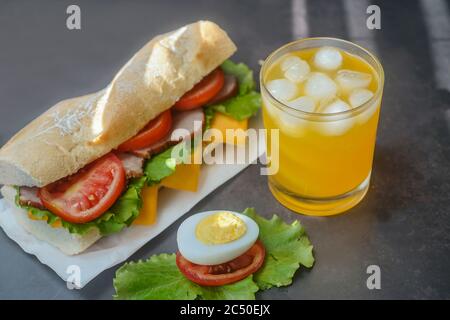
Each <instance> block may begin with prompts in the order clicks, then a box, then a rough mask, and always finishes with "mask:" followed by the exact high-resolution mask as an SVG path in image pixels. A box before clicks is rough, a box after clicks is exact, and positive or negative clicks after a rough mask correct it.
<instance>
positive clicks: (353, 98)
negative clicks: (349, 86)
mask: <svg viewBox="0 0 450 320" xmlns="http://www.w3.org/2000/svg"><path fill="white" fill-rule="evenodd" d="M372 97H373V93H372V91H370V90H368V89H355V90H353V91H352V92H351V93H350V95H349V97H348V101H349V102H350V105H351V106H352V107H353V108H356V107H359V106H361V105H363V104H364V103H366V102H367V101H369V100H370V99H372Z"/></svg>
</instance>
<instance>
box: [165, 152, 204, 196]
mask: <svg viewBox="0 0 450 320" xmlns="http://www.w3.org/2000/svg"><path fill="white" fill-rule="evenodd" d="M201 152H202V145H201V144H198V145H197V146H196V147H195V150H194V152H193V153H192V156H191V163H186V164H185V163H182V164H179V165H177V166H176V168H175V172H174V173H173V174H171V175H170V176H168V177H167V178H164V179H163V180H162V181H161V186H163V187H166V188H170V189H175V190H182V191H191V192H196V191H197V189H198V181H199V177H200V163H201V159H202V158H201ZM195 160H198V162H200V163H195V162H196V161H195Z"/></svg>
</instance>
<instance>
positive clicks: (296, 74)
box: [284, 60, 311, 83]
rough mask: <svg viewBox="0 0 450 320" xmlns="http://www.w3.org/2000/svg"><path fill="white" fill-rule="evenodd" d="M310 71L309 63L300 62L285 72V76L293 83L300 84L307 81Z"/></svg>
mask: <svg viewBox="0 0 450 320" xmlns="http://www.w3.org/2000/svg"><path fill="white" fill-rule="evenodd" d="M310 70H311V69H310V67H309V64H308V62H306V61H304V60H300V61H297V62H296V63H295V64H293V65H291V66H290V67H289V68H288V69H287V70H286V71H284V76H285V77H286V78H287V79H289V80H290V81H292V82H296V83H300V82H303V81H304V80H305V79H306V77H307V75H308V73H309V71H310Z"/></svg>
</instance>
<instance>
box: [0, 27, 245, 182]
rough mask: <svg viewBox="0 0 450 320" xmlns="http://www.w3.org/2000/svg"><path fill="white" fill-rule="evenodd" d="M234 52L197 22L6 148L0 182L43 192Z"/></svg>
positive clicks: (158, 41) (156, 43)
mask: <svg viewBox="0 0 450 320" xmlns="http://www.w3.org/2000/svg"><path fill="white" fill-rule="evenodd" d="M235 50H236V47H235V45H234V44H233V42H232V41H231V40H230V38H229V37H228V36H227V34H226V33H225V31H223V30H222V29H221V28H220V27H219V26H217V25H216V24H214V23H212V22H209V21H199V22H196V23H193V24H190V25H187V26H185V27H182V28H180V29H178V30H176V31H173V32H170V33H167V34H164V35H160V36H157V37H155V38H154V39H153V40H151V41H150V42H148V43H147V44H146V45H145V46H144V47H143V48H142V49H140V50H139V51H138V52H137V53H136V54H135V55H134V56H133V57H132V58H131V59H130V60H129V61H128V62H127V63H126V64H125V66H124V67H122V69H121V70H120V71H119V72H118V73H117V74H116V76H115V77H114V79H113V80H112V81H111V83H110V84H109V85H108V86H107V87H106V88H105V89H103V90H101V91H99V92H96V93H93V94H89V95H86V96H82V97H77V98H72V99H68V100H64V101H61V102H59V103H57V104H56V105H54V106H53V107H52V108H50V109H49V110H48V111H46V112H45V113H44V114H42V115H41V116H39V117H38V118H36V119H35V120H33V121H32V122H31V123H30V124H28V125H27V126H26V127H25V128H23V129H22V130H20V131H19V132H18V133H17V134H16V135H15V136H14V137H13V138H12V139H11V140H10V141H8V142H7V143H6V144H5V145H4V146H3V147H2V148H1V149H0V184H4V185H18V186H38V187H42V186H45V185H47V184H49V183H51V182H54V181H56V180H58V179H61V178H64V177H66V176H68V175H71V174H73V173H75V172H77V171H78V170H79V169H81V168H83V167H84V166H85V165H87V164H88V163H90V162H92V161H94V160H96V159H98V158H100V157H101V156H102V155H104V154H106V153H108V152H110V151H111V150H112V149H114V148H116V147H117V146H118V145H120V144H121V143H122V142H124V141H126V140H128V139H129V138H131V137H133V136H134V135H136V134H137V133H138V132H139V131H140V130H141V129H142V128H143V127H144V126H145V125H146V124H147V123H148V122H149V121H150V120H152V119H153V118H155V117H156V116H157V115H159V114H160V113H161V112H163V111H164V110H167V109H169V108H170V107H171V106H172V105H173V104H174V103H175V102H176V101H177V100H178V99H179V98H180V97H181V96H182V95H183V94H184V93H185V92H187V91H188V90H190V89H191V88H192V87H193V86H194V85H195V84H196V83H197V82H199V81H200V80H201V79H202V78H203V77H204V76H205V75H207V74H208V73H210V72H211V71H212V70H214V69H215V68H216V67H218V66H219V65H220V64H221V63H222V62H223V61H224V60H226V59H227V58H228V57H230V56H231V55H232V54H233V53H234V51H235Z"/></svg>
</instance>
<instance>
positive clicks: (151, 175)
mask: <svg viewBox="0 0 450 320" xmlns="http://www.w3.org/2000/svg"><path fill="white" fill-rule="evenodd" d="M172 151H173V154H172ZM188 155H190V150H189V149H188V147H187V144H185V143H183V142H181V143H179V144H177V145H175V146H173V147H170V148H168V149H167V150H166V151H163V152H161V153H159V154H157V155H156V156H154V157H153V158H150V160H148V161H147V162H146V163H145V165H144V173H145V176H146V177H147V184H148V185H152V184H157V183H159V182H160V181H161V180H162V179H164V178H166V177H168V176H170V175H172V174H173V173H174V172H175V169H176V166H177V164H180V163H182V162H184V161H185V159H186V157H187V156H188Z"/></svg>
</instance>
